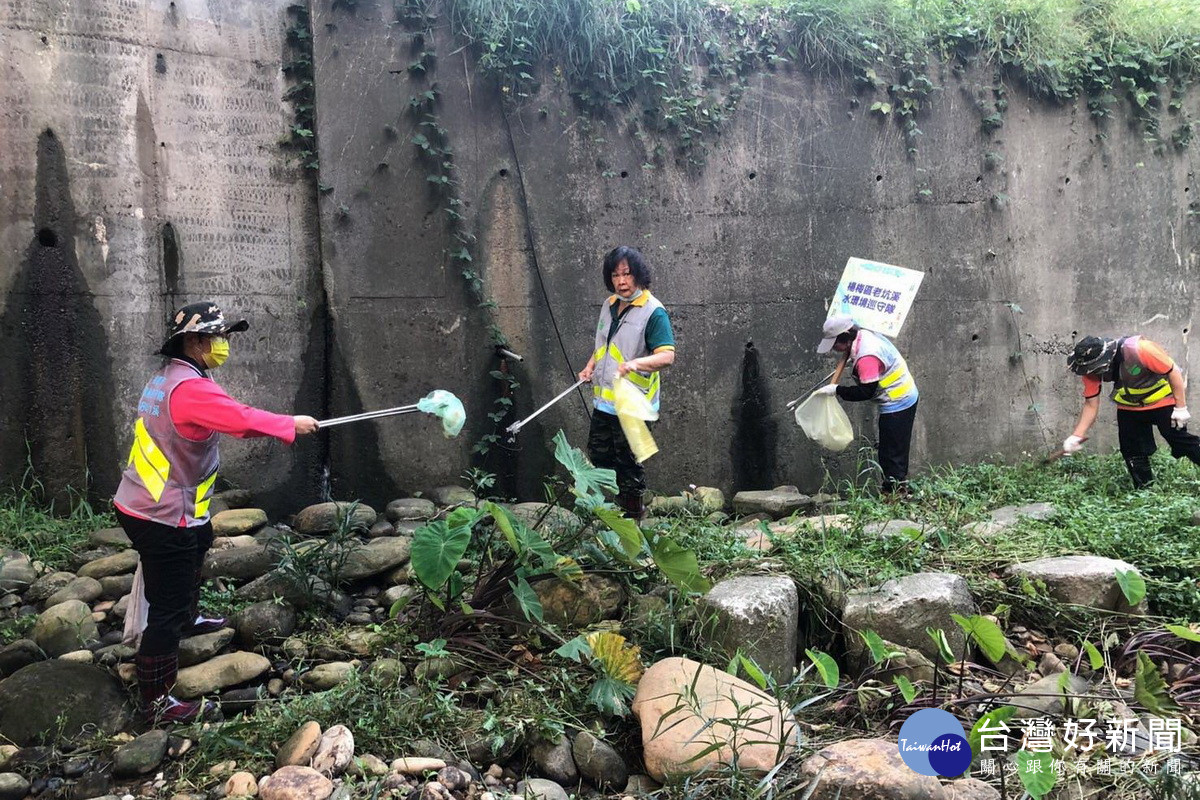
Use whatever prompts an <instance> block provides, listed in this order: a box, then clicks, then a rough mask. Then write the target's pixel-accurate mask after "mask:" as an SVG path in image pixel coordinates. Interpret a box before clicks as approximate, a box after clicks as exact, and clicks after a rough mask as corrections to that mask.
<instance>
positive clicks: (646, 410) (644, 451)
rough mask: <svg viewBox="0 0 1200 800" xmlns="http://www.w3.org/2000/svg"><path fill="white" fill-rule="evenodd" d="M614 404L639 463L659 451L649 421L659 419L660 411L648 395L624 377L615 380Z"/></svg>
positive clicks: (630, 447)
mask: <svg viewBox="0 0 1200 800" xmlns="http://www.w3.org/2000/svg"><path fill="white" fill-rule="evenodd" d="M613 406H614V407H616V409H617V420H618V421H619V422H620V423H621V430H622V431H623V432H624V433H625V440H626V441H627V442H629V449H630V450H632V451H633V457H634V459H636V460H637V462H638V463H639V464H641V463H643V462H644V461H645V460H646V459H648V458H650V456H652V455H654V454H655V453H657V452H658V445H657V444H656V443H655V441H654V437H653V436H651V435H650V428H648V427H647V426H646V423H647V422H653V421H654V420H656V419H658V412H657V411H655V410H654V407H653V406H651V405H650V401H649V400H647V399H646V395H644V394H642V393H641V391H639V390H638V388H637V387H636V386H634V385H633V384H632V383H630V382H629V381H627V380H625V379H624V378H617V379H616V380H615V381H613Z"/></svg>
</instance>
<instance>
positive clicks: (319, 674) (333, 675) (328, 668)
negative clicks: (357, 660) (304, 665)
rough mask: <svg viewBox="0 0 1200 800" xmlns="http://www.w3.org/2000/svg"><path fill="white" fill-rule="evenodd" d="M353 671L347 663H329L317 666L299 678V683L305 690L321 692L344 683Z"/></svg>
mask: <svg viewBox="0 0 1200 800" xmlns="http://www.w3.org/2000/svg"><path fill="white" fill-rule="evenodd" d="M353 671H354V665H353V664H351V663H350V662H348V661H330V662H329V663H327V664H318V665H317V666H315V667H313V668H312V669H310V670H309V671H308V672H306V673H304V674H303V675H301V676H300V683H301V684H302V685H303V686H304V688H306V689H310V690H312V691H314V692H323V691H325V690H326V689H332V688H333V687H335V686H337V685H338V684H339V683H342V682H344V681H345V680H346V679H347V678H349V677H350V673H351V672H353Z"/></svg>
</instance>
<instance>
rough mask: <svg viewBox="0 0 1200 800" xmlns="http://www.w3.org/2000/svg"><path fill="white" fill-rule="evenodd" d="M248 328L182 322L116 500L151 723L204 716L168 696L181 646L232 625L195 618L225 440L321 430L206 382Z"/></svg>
mask: <svg viewBox="0 0 1200 800" xmlns="http://www.w3.org/2000/svg"><path fill="white" fill-rule="evenodd" d="M249 327H250V325H249V323H247V322H246V320H240V321H238V322H235V323H233V324H229V323H228V322H226V320H225V318H224V316H222V314H221V309H219V308H218V307H217V306H216V305H215V304H214V303H211V302H202V303H192V304H191V305H187V306H184V307H183V308H181V309H179V311H178V312H176V314H175V317H174V320H173V322H172V325H171V330H170V334H169V335H168V336H167V341H166V342H165V343H164V344H163V346H162V349H161V351H160V352H161V353H162V355H164V356H165V357H166V359H165V361H164V363H163V366H162V368H161V369H160V370H158V371H157V372H155V373H154V375H152V376H151V377H150V380H149V382H147V383H146V388H145V389H143V390H142V394H141V397H139V398H138V406H137V417H136V418H135V419H134V424H133V447H132V448H131V449H130V453H129V463H128V464H127V465H126V467H125V471H124V473H122V475H121V484H120V486H118V487H117V493H116V495H115V496H114V498H113V505H114V506H115V507H116V513H117V519H118V520H119V521H120V523H121V527H122V528H124V529H125V533H127V534H128V535H129V539H130V541H131V542H133V547H134V549H136V550H137V552H138V555H139V557H140V558H141V567H142V579H143V582H144V584H145V592H146V600H147V602H148V603H149V613H148V615H147V620H146V629H145V630H144V631H143V632H142V639H141V645H140V646H139V648H138V653H137V657H136V660H135V663H136V666H137V680H138V690H139V693H140V695H141V700H142V706H143V711H144V713H145V714H146V716H147V717H148V718H150V719H152V720H154V721H162V722H189V721H191V720H193V719H195V718H196V717H197V716H199V715H200V713H201V712H202V711H203V710H204V705H203V703H202V702H201V701H193V702H183V701H180V700H177V699H176V698H174V697H172V696H171V694H170V692H171V687H172V686H174V684H175V675H176V673H177V672H178V670H179V640H180V638H181V637H182V636H184V635H185V634H186V635H195V634H198V633H205V632H208V631H213V630H217V629H219V628H222V627H224V626H225V624H226V620H225V619H223V618H219V617H218V618H209V617H203V616H200V614H199V609H198V604H199V599H200V582H201V568H202V567H203V566H204V555H205V553H207V552H208V548H209V547H210V546H211V545H212V540H213V530H212V522H211V520H210V518H209V511H208V508H209V502H210V500H211V499H212V494H213V484H214V483H215V482H216V478H217V467H218V465H219V462H220V457H219V454H218V452H217V442H218V439H219V438H220V434H222V433H226V434H229V435H231V436H237V437H239V438H245V437H251V436H273V437H275V438H276V439H279V440H280V441H282V442H285V443H287V444H291V443H292V442H293V441H294V440H295V438H296V436H297V435H299V434H306V433H313V432H314V431H316V430H317V421H316V420H315V419H313V418H312V417H307V416H288V415H285V414H272V413H271V412H269V411H261V410H259V409H256V408H251V407H249V406H245V405H242V404H241V403H239V402H237V401H236V400H234V399H233V398H232V397H230V396H229V395H228V394H226V393H225V391H224V390H223V389H222V388H221V387H220V386H218V385H217V384H216V383H215V382H214V381H213V380H212V378H210V377H209V375H208V370H210V369H214V368H216V367H219V366H221V364H223V363H225V359H226V358H228V357H229V339H228V335H229V334H230V333H234V332H238V331H244V330H246V329H247V328H249Z"/></svg>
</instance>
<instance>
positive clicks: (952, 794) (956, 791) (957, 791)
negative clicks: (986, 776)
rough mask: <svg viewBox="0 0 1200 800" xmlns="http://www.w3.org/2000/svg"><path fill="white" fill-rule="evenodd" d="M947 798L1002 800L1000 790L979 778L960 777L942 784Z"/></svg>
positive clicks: (953, 799) (959, 799)
mask: <svg viewBox="0 0 1200 800" xmlns="http://www.w3.org/2000/svg"><path fill="white" fill-rule="evenodd" d="M942 791H944V792H945V793H946V800H1001V798H1000V792H999V791H997V790H996V788H995V787H994V786H992V785H990V784H987V783H984V782H983V781H981V780H979V779H978V778H960V779H958V780H956V781H951V782H950V783H945V784H942Z"/></svg>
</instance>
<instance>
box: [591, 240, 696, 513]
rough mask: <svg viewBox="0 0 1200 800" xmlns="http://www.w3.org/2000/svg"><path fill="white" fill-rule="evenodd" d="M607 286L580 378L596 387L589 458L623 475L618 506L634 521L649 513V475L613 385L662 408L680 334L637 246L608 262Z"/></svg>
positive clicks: (605, 271)
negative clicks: (664, 373) (625, 384)
mask: <svg viewBox="0 0 1200 800" xmlns="http://www.w3.org/2000/svg"><path fill="white" fill-rule="evenodd" d="M603 276H604V286H605V287H606V288H607V289H608V290H609V291H610V292H612V293H613V294H612V295H610V296H609V297H608V299H606V300H605V301H604V302H603V303H602V304H601V306H600V321H599V322H598V323H597V325H596V339H595V347H594V348H593V350H592V356H591V358H589V359H588V363H587V366H586V367H584V368H583V371H582V372H580V373H579V379H580V380H583V381H591V382H592V395H593V396H592V405H593V406H594V407H595V410H594V411H593V412H592V425H591V430H590V431H589V433H588V456H589V457H591V459H592V463H593V464H595V465H596V466H597V467H604V468H607V469H611V470H614V471H615V472H616V473H617V492H618V493H617V505H619V506H621V508H622V509H624V510H625V513H626V514H627V515H628V516H630V517H632V518H633V519H641V518H642V516H643V514H644V513H645V507H644V505H643V503H642V493H643V492H645V491H646V471H645V470H644V469H643V468H642V465H641V464H639V463H638V462H637V459H635V458H634V457H633V451H632V450H631V449H630V448H629V442H627V441H626V440H625V433H624V432H623V431H622V430H621V424H620V422H619V421H618V420H617V413H616V408H614V406H613V399H614V398H613V382H614V381H615V380H616V379H617V378H618V377H621V378H626V379H627V380H628V381H629V382H630V383H632V384H633V385H634V386H636V387H637V388H638V389H639V390H640V391H641V392H642V394H644V395H646V399H647V400H649V401H650V405H651V406H653V407H654V409H655V410H657V409H658V404H659V395H660V388H661V385H662V384H661V376H660V374H659V371H660V370H662V369H663V368H664V367H668V366H670V365H671V364H672V363H674V361H675V334H674V332H673V331H672V330H671V320H670V317H668V316H667V310H666V308H664V307H663V304H662V303H660V302H659V301H658V298H656V297H654V296H653V295H651V294H650V267H649V265H648V264H646V260H645V258H644V257H643V256H642V254H641V253H640V252H638V251H637V250H635V249H634V248H632V247H624V246H622V247H617V248H615V249H613V250H612V251H610V252H609V253H608V255H606V256H605V257H604V265H603Z"/></svg>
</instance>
